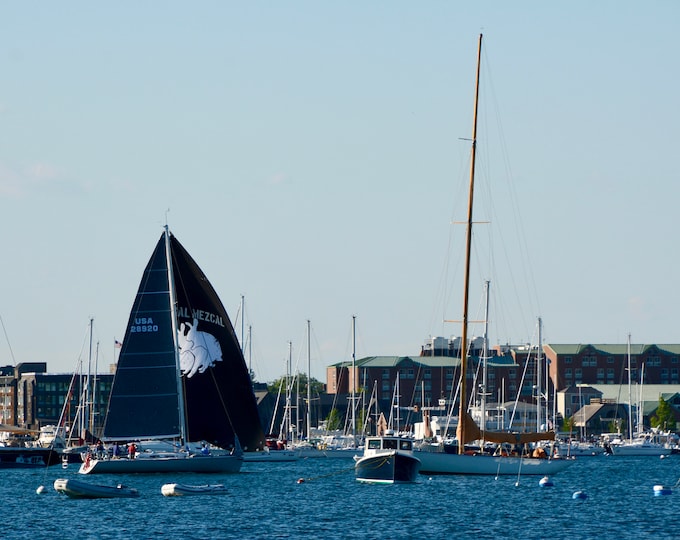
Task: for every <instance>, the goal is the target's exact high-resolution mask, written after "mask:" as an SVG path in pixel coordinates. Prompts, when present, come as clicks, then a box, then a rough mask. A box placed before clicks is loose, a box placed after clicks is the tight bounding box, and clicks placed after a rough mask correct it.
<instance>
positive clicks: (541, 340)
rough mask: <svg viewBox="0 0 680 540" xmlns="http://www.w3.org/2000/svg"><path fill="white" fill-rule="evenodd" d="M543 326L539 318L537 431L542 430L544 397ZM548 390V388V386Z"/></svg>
mask: <svg viewBox="0 0 680 540" xmlns="http://www.w3.org/2000/svg"><path fill="white" fill-rule="evenodd" d="M542 327H543V321H542V320H541V318H540V317H539V318H538V350H537V351H536V431H541V417H542V414H541V412H542V411H541V399H542V391H541V390H542V388H541V385H542V384H543V382H542V379H543V374H542V371H541V368H542V365H541V364H542V362H543V357H542V355H541V353H542V350H541V349H542V347H543V344H542V343H543V336H542V335H541V331H542V329H543V328H542ZM546 391H547V388H546Z"/></svg>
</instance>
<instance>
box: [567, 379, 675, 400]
mask: <svg viewBox="0 0 680 540" xmlns="http://www.w3.org/2000/svg"><path fill="white" fill-rule="evenodd" d="M587 387H591V388H595V389H596V390H598V391H600V392H602V399H608V400H614V401H617V402H619V403H628V384H588V385H584V386H583V387H582V388H583V389H584V390H585V388H587ZM640 389H642V401H655V402H657V403H658V402H659V397H663V398H664V400H665V401H669V400H670V399H671V398H672V397H673V396H674V395H675V394H677V393H680V384H644V385H639V384H635V383H633V385H632V386H631V394H632V400H633V403H637V402H638V401H639V400H640ZM576 392H578V390H576V391H575V392H574V393H576Z"/></svg>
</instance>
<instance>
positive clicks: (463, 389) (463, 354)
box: [456, 34, 482, 454]
mask: <svg viewBox="0 0 680 540" xmlns="http://www.w3.org/2000/svg"><path fill="white" fill-rule="evenodd" d="M481 61H482V34H479V45H478V47H477V76H476V79H475V107H474V116H473V120H472V151H471V156H470V189H469V195H468V214H467V231H466V241H465V281H464V289H463V290H464V292H463V320H462V325H463V328H462V332H461V338H460V405H459V408H458V429H457V430H456V431H457V437H458V453H459V454H462V453H463V452H464V451H465V431H466V426H465V424H466V418H467V416H468V415H467V339H468V337H467V330H468V297H469V290H470V252H471V248H472V208H473V200H474V193H475V157H476V151H477V108H478V103H479V73H480V66H481Z"/></svg>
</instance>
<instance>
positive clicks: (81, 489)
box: [54, 478, 139, 499]
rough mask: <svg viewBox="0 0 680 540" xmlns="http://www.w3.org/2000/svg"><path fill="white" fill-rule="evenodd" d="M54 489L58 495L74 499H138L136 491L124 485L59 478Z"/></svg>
mask: <svg viewBox="0 0 680 540" xmlns="http://www.w3.org/2000/svg"><path fill="white" fill-rule="evenodd" d="M54 489H55V490H56V491H57V493H61V494H63V495H67V496H69V497H72V498H74V499H117V498H122V497H137V496H138V495H139V493H138V492H137V490H136V489H133V488H128V487H125V486H122V485H120V484H119V485H117V486H100V485H97V484H90V483H88V482H81V481H80V480H67V479H65V478H59V479H57V480H55V481H54Z"/></svg>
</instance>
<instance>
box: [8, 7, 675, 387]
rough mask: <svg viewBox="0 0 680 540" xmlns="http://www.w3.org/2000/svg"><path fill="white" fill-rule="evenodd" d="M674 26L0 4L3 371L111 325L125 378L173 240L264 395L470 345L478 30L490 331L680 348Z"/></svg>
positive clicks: (80, 350)
mask: <svg viewBox="0 0 680 540" xmlns="http://www.w3.org/2000/svg"><path fill="white" fill-rule="evenodd" d="M679 20H680V3H678V2H675V1H673V0H666V1H660V0H652V1H649V2H644V3H641V2H634V1H626V0H621V1H604V0H603V1H599V2H591V1H587V0H575V1H571V2H542V1H519V2H506V1H501V0H499V1H479V2H467V3H463V2H449V1H426V2H407V1H401V0H392V1H369V2H366V1H358V0H357V1H354V0H349V1H346V2H314V1H297V0H290V1H283V2H243V1H199V2H191V3H190V2H177V1H167V2H162V3H161V2H132V1H126V0H123V1H120V2H116V3H115V4H106V3H104V4H102V3H94V4H93V3H92V2H81V1H71V2H59V3H55V2H8V1H6V2H0V35H1V36H2V38H1V39H0V227H1V230H2V257H1V258H0V317H1V318H2V323H3V335H2V336H0V365H12V364H16V363H20V362H43V361H44V362H47V365H48V371H50V372H53V373H59V372H70V371H73V370H74V369H75V368H76V367H77V366H78V364H79V362H82V361H83V358H84V357H85V359H86V358H87V355H88V352H87V349H88V337H89V333H88V325H89V322H90V320H91V319H93V320H94V324H93V328H94V331H93V335H94V339H95V342H96V343H98V344H99V347H98V351H99V353H98V356H97V366H98V369H99V370H100V371H106V370H107V369H108V367H107V366H108V365H109V364H111V363H112V362H114V361H115V350H114V348H113V343H114V340H116V339H118V340H121V339H122V338H123V335H124V332H125V325H126V323H127V319H128V316H129V311H130V308H131V306H132V301H133V299H134V295H135V293H136V290H137V287H138V285H139V281H140V279H141V275H142V271H143V270H144V267H145V265H146V263H147V260H148V258H149V257H150V256H151V252H152V251H153V248H154V246H155V244H156V242H157V240H158V238H159V237H160V235H161V233H162V227H163V225H165V224H166V223H167V224H168V225H169V227H170V230H171V231H172V232H173V234H175V236H176V237H177V238H178V239H179V241H180V242H181V243H182V244H183V245H184V247H185V248H186V249H187V250H188V251H189V253H191V255H192V256H193V258H194V259H195V260H196V261H197V262H198V264H199V265H200V266H201V268H202V269H203V271H204V272H205V274H206V275H207V277H208V278H209V280H210V281H211V282H212V284H213V286H214V288H215V289H216V290H217V292H218V294H219V295H220V297H221V299H222V302H223V303H224V305H225V307H226V309H227V312H228V313H229V315H230V317H231V319H232V322H233V323H234V326H235V328H236V332H237V334H238V335H239V337H242V329H243V330H244V331H245V333H246V334H247V336H246V338H244V340H245V342H246V343H247V345H246V360H247V362H248V363H249V365H250V366H251V367H252V369H253V370H254V372H255V375H256V378H257V380H259V381H263V382H269V381H273V380H274V379H276V378H278V377H280V376H281V375H283V374H284V373H285V370H286V367H285V366H286V361H287V359H288V357H289V355H290V357H291V359H292V361H293V364H294V366H297V369H299V370H300V371H303V372H306V371H307V369H308V368H307V366H308V364H309V365H310V366H311V376H312V377H314V378H317V379H319V380H322V381H324V382H325V379H326V375H325V368H326V366H328V365H331V364H334V363H337V362H341V361H347V360H351V357H352V353H353V351H354V352H355V354H356V357H357V358H362V357H365V356H374V355H400V356H408V355H418V354H419V352H420V350H421V346H422V345H423V344H424V343H425V341H426V340H427V339H429V338H430V337H432V336H445V337H452V336H457V335H460V323H459V322H456V321H460V319H461V316H462V307H463V306H462V290H463V279H462V278H463V266H464V265H463V260H464V250H465V245H464V226H463V225H461V224H460V223H459V222H461V221H465V220H466V216H467V214H466V212H467V196H468V185H469V167H470V148H471V143H470V140H469V139H470V137H471V134H472V118H473V114H472V113H473V102H474V83H475V70H476V56H477V42H478V36H479V34H480V33H483V34H484V38H483V48H482V69H481V82H480V104H479V111H480V112H479V119H478V134H477V135H478V139H477V167H476V176H475V206H474V217H473V219H474V221H475V225H474V226H473V232H474V241H473V249H472V253H473V256H472V259H471V279H470V318H471V319H473V320H475V321H484V320H486V321H488V330H487V331H488V336H489V340H490V343H491V344H492V345H494V344H499V343H500V344H504V343H511V344H523V343H532V344H536V343H538V339H539V336H538V323H537V321H538V319H539V318H540V319H541V321H542V325H541V329H542V331H541V335H540V339H541V341H542V343H624V342H625V341H626V339H627V336H628V334H630V335H631V340H632V341H633V342H634V343H664V344H668V343H680V332H679V328H678V315H677V306H678V305H679V304H680V288H678V286H677V281H676V279H675V277H676V273H677V269H678V268H680V253H679V252H678V250H677V248H676V247H675V239H674V237H675V235H676V233H677V231H678V230H679V229H680V212H678V201H680V183H679V182H678V165H677V145H678V139H679V138H680V136H679V135H678V126H680V107H678V96H680V69H678V62H679V61H678V51H680V33H678V32H677V21H679ZM487 280H488V281H489V282H490V293H489V296H488V298H489V302H488V304H489V309H488V313H486V310H485V305H486V301H485V298H486V296H485V295H484V292H483V285H482V284H483V283H484V281H487ZM242 308H243V309H242ZM353 317H356V319H355V321H356V322H355V326H354V327H355V335H356V340H355V341H353V339H352V335H353V332H352V327H353V322H352V321H353ZM307 321H310V322H309V328H310V329H311V331H310V335H309V343H310V344H311V346H310V347H309V348H308V347H307V328H308V323H307ZM447 321H449V322H447ZM472 326H473V328H471V333H472V334H473V335H481V333H483V331H484V329H483V324H482V323H474V324H473V325H472ZM248 329H250V330H248ZM289 343H291V344H292V348H291V349H290V351H291V352H289ZM353 343H355V345H354V344H353ZM308 349H309V350H308Z"/></svg>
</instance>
